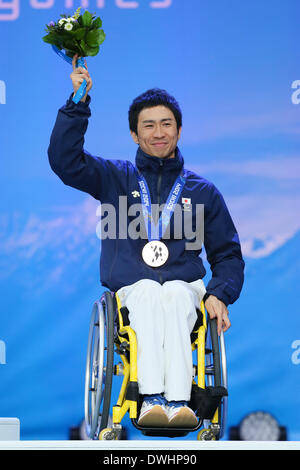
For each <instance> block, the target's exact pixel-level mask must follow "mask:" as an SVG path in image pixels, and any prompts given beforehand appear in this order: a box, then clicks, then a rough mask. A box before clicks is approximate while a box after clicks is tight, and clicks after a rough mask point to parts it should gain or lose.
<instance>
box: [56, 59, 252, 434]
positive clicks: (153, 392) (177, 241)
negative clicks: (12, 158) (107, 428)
mask: <svg viewBox="0 0 300 470" xmlns="http://www.w3.org/2000/svg"><path fill="white" fill-rule="evenodd" d="M77 58H78V57H77V56H75V57H74V59H73V72H72V74H71V80H72V84H73V88H74V94H75V92H76V91H77V90H78V88H79V87H80V85H81V83H82V81H83V80H84V79H85V80H86V81H87V91H86V94H85V96H84V97H83V98H82V100H81V101H80V102H79V103H78V104H75V103H74V102H73V101H72V95H71V96H70V98H69V100H68V101H67V103H66V105H65V106H63V107H62V108H61V109H60V110H59V112H58V116H57V120H56V123H55V126H54V129H53V132H52V135H51V140H50V146H49V149H48V155H49V162H50V165H51V167H52V169H53V171H54V172H55V173H56V174H57V175H58V176H59V177H60V178H61V179H62V181H63V182H64V183H65V184H67V185H70V186H73V187H74V188H77V189H79V190H81V191H85V192H87V193H89V194H90V195H92V196H93V197H94V198H96V199H97V200H99V201H101V203H102V204H105V203H109V204H111V205H112V206H113V207H114V208H115V210H116V221H117V231H118V236H116V237H113V238H109V237H108V238H105V239H103V240H102V250H101V259H100V271H101V282H102V285H104V286H106V287H108V288H109V289H110V290H112V291H114V292H117V293H118V295H119V298H120V300H121V303H122V305H125V306H126V307H127V308H128V310H129V319H130V324H131V327H132V328H133V330H134V331H135V332H136V336H137V344H138V363H137V365H138V384H139V392H140V394H141V395H143V396H144V401H143V404H142V407H141V412H140V416H139V421H138V422H139V424H141V425H145V426H156V425H159V426H194V425H196V424H197V418H196V416H195V414H194V412H193V411H192V410H191V409H190V408H189V406H188V402H189V400H190V392H191V385H192V373H193V364H192V353H191V346H190V333H191V331H192V329H193V326H194V324H195V321H196V319H197V314H196V309H197V307H199V305H200V302H201V300H202V299H203V300H204V302H205V307H206V309H207V311H208V314H209V316H210V317H211V318H216V319H217V325H218V333H219V334H220V333H221V330H222V329H223V330H224V331H226V330H228V328H229V327H230V326H231V323H230V320H229V317H228V309H227V306H228V305H229V304H232V303H233V302H235V301H236V300H237V298H238V297H239V295H240V292H241V289H242V285H243V280H244V277H243V271H244V261H243V258H242V254H241V247H240V243H239V237H238V234H237V232H236V229H235V226H234V224H233V222H232V219H231V217H230V214H229V212H228V209H227V207H226V205H225V202H224V199H223V197H222V196H221V194H220V193H219V191H218V190H217V189H216V187H215V186H214V185H213V184H212V183H210V182H209V181H207V180H205V179H204V178H202V177H200V176H198V175H196V174H195V173H193V172H191V171H188V170H186V169H185V168H184V162H183V157H182V155H181V153H180V150H179V148H178V146H177V143H178V140H179V138H180V134H181V129H182V116H181V111H180V108H179V105H178V103H177V102H176V100H175V99H174V98H173V97H172V96H170V95H169V94H168V93H167V92H165V91H163V90H159V89H153V90H148V91H147V92H146V93H144V94H142V95H141V96H139V97H137V98H136V99H135V100H134V101H133V103H132V105H131V106H130V109H129V126H130V133H131V136H132V138H133V140H134V142H135V143H136V144H137V145H138V150H137V154H136V161H135V163H136V165H135V166H134V165H133V164H132V163H130V162H129V161H122V160H105V159H103V158H100V157H93V156H92V155H90V154H89V153H88V152H87V151H85V150H84V148H83V145H84V134H85V132H86V129H87V125H88V118H89V117H90V115H91V112H90V108H89V104H90V101H91V98H90V96H89V95H88V93H89V91H90V89H91V88H92V85H93V83H92V79H91V77H90V75H89V72H88V70H87V69H84V68H82V67H79V68H76V60H77ZM124 196H126V201H127V203H128V205H129V207H133V205H134V204H136V203H137V201H139V202H140V204H141V206H142V209H141V212H142V213H143V216H144V227H143V229H144V231H143V230H141V232H143V233H144V235H145V233H146V236H140V237H136V236H131V237H130V236H128V233H127V232H126V234H127V236H124V227H122V222H121V220H123V219H122V214H123V212H124V207H123V208H121V207H120V198H121V197H124ZM161 205H163V206H161ZM199 205H200V206H203V205H204V228H203V230H204V246H205V250H206V253H207V259H208V261H209V263H210V266H211V270H212V279H211V280H210V282H209V283H208V285H207V286H206V288H205V286H204V284H203V281H202V278H203V277H204V276H205V273H206V272H205V269H204V266H203V262H202V260H201V258H200V256H199V255H200V253H201V246H197V245H192V248H191V247H189V248H188V245H187V241H188V240H187V238H186V236H185V233H184V234H183V235H181V237H177V236H176V230H177V229H178V226H176V224H177V225H178V219H177V218H176V217H175V215H176V214H175V208H177V207H179V209H180V213H183V212H184V211H187V212H188V211H189V212H190V215H191V217H192V222H193V226H194V225H195V221H197V219H196V213H195V207H198V206H199ZM155 208H156V210H154V209H155ZM152 209H153V210H152ZM128 214H130V211H129V212H128ZM180 220H182V219H180ZM131 221H132V216H129V221H127V222H126V223H127V224H129V223H130V222H131ZM125 228H126V229H128V227H125ZM166 229H168V230H169V232H168V236H166V237H164V235H165V233H166V232H167V230H166ZM165 230H166V232H165ZM196 232H197V227H196ZM196 232H195V233H196ZM153 233H154V235H153ZM201 245H202V243H201Z"/></svg>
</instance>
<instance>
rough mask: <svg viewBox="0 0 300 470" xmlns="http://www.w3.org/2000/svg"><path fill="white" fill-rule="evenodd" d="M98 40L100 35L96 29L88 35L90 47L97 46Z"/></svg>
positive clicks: (87, 39)
mask: <svg viewBox="0 0 300 470" xmlns="http://www.w3.org/2000/svg"><path fill="white" fill-rule="evenodd" d="M97 38H98V35H97V31H96V30H95V29H92V30H91V31H89V32H88V33H87V35H86V42H87V44H88V46H90V47H93V46H97V45H98V42H97Z"/></svg>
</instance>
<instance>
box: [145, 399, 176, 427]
mask: <svg viewBox="0 0 300 470" xmlns="http://www.w3.org/2000/svg"><path fill="white" fill-rule="evenodd" d="M138 424H139V425H140V426H147V427H152V426H154V427H166V426H168V424H169V419H168V415H167V408H166V400H165V398H164V397H163V396H162V395H160V394H156V395H147V396H145V398H144V401H143V404H142V407H141V411H140V416H139V419H138Z"/></svg>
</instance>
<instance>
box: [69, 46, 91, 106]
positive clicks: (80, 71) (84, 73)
mask: <svg viewBox="0 0 300 470" xmlns="http://www.w3.org/2000/svg"><path fill="white" fill-rule="evenodd" d="M78 59H79V56H78V54H75V55H74V57H73V60H72V66H73V72H72V73H71V75H70V78H71V80H72V84H73V88H74V95H73V96H75V94H76V92H77V90H78V89H79V88H80V86H81V84H82V82H83V81H84V80H86V82H87V86H86V93H85V95H84V97H83V98H82V99H81V101H83V102H84V101H85V100H86V97H87V95H88V92H89V91H90V89H91V88H92V86H93V82H92V79H91V77H90V74H89V72H88V70H87V63H86V61H84V62H85V66H86V69H85V68H84V67H76V62H77V60H78Z"/></svg>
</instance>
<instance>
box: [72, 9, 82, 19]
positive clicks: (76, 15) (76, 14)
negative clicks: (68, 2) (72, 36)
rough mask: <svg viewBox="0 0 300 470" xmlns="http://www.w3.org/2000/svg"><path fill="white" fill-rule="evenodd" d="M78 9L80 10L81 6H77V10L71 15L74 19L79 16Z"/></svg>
mask: <svg viewBox="0 0 300 470" xmlns="http://www.w3.org/2000/svg"><path fill="white" fill-rule="evenodd" d="M80 10H81V7H79V8H77V10H76V11H75V14H74V16H73V18H74V19H75V20H78V18H79V16H80Z"/></svg>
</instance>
